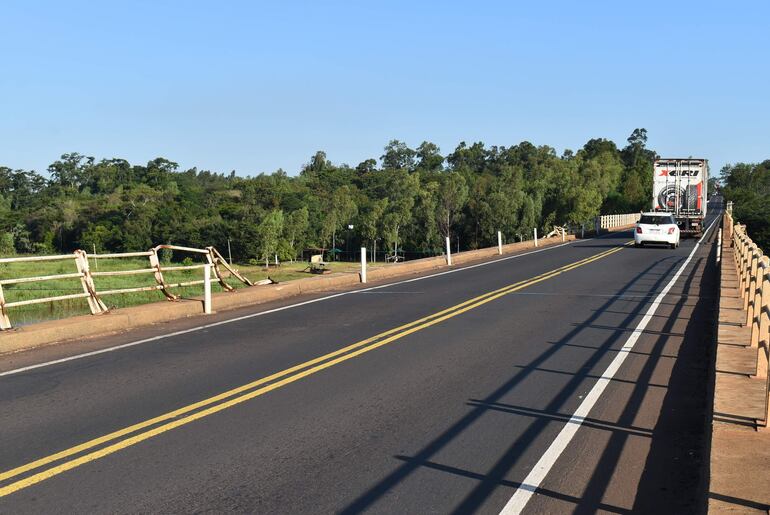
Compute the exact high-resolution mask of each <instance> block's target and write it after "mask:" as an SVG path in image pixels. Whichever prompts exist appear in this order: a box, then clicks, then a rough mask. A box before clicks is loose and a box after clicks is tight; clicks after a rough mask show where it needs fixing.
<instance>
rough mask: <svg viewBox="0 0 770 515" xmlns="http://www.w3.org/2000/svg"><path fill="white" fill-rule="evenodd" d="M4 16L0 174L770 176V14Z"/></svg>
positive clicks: (208, 9)
mask: <svg viewBox="0 0 770 515" xmlns="http://www.w3.org/2000/svg"><path fill="white" fill-rule="evenodd" d="M365 4H366V3H365V2H353V1H350V2H302V3H299V2H298V3H290V2H269V3H268V2H235V1H233V2H205V3H204V2H182V1H179V2H171V1H151V2H150V1H148V2H140V1H130V2H95V1H94V2H74V1H68V2H45V1H18V2H16V1H12V2H11V1H9V2H3V3H2V5H0V57H2V59H0V63H2V67H1V68H0V98H1V99H2V101H1V102H0V165H5V166H10V167H12V168H27V169H30V168H31V169H36V170H38V171H44V170H45V168H46V166H47V165H48V164H49V163H50V162H52V161H53V160H55V159H56V158H57V157H58V156H59V155H60V154H62V153H64V152H73V151H75V152H80V153H83V154H86V155H92V156H95V157H96V158H97V159H101V158H110V157H123V158H126V159H128V160H129V161H131V162H138V163H144V162H146V161H147V160H149V159H152V158H154V157H158V156H162V157H166V158H168V159H172V160H174V161H177V162H178V163H179V164H180V166H182V167H183V168H187V167H192V166H197V167H198V168H201V169H210V170H213V171H221V172H229V171H230V170H233V169H234V170H236V171H237V173H239V174H243V175H247V174H249V175H253V174H255V173H259V172H272V171H274V170H276V169H277V168H279V167H280V168H283V169H285V170H286V171H287V172H288V173H290V174H294V173H296V172H297V171H298V170H299V169H300V167H301V165H302V164H303V163H305V162H307V161H308V160H309V158H310V156H311V155H312V154H313V153H314V152H315V151H316V150H325V151H326V152H327V154H328V156H329V158H330V159H331V160H332V161H334V162H337V163H339V162H345V163H349V164H351V165H353V166H355V165H356V164H358V163H359V162H360V161H362V160H364V159H366V158H369V157H379V156H380V155H381V154H382V147H383V146H384V145H385V144H386V143H387V142H388V140H390V139H393V138H397V139H400V140H402V141H406V142H407V143H408V144H409V145H410V146H417V145H418V144H419V143H420V142H421V141H423V140H429V141H433V142H435V143H437V144H438V145H439V146H440V147H441V149H442V151H443V152H444V153H445V154H446V153H448V152H450V151H451V150H452V149H454V147H455V146H456V145H457V143H458V142H460V141H463V140H464V141H467V142H469V143H470V142H473V141H483V142H484V143H486V144H487V145H512V144H516V143H518V142H520V141H522V140H528V141H531V142H533V143H535V144H537V145H542V144H547V145H551V146H554V147H555V148H556V149H557V151H558V152H561V151H562V150H564V149H565V148H572V149H577V148H579V147H580V146H582V145H583V144H584V143H585V142H586V141H587V140H588V139H590V138H594V137H607V138H610V139H613V140H614V141H616V142H617V143H618V145H619V146H623V145H624V144H625V138H626V137H627V136H628V135H629V134H630V133H631V131H632V130H633V129H634V128H635V127H645V128H647V130H648V131H649V136H650V141H649V146H650V147H651V148H654V149H655V150H657V151H658V152H659V153H660V154H662V155H676V156H679V155H693V156H704V157H707V158H709V159H711V161H712V170H713V169H714V168H716V169H717V170H718V169H719V168H720V167H721V166H722V165H723V164H724V163H726V162H735V161H759V160H763V159H768V158H770V128H769V127H770V30H768V26H769V25H768V23H770V22H769V21H768V20H770V2H767V1H766V0H761V1H755V2H709V1H698V2H671V1H666V2H657V1H656V2H632V3H629V2H609V1H607V2H573V1H564V2H547V1H529V2H477V3H470V2H416V1H410V2H400V1H390V2H379V3H377V4H376V5H374V4H373V3H371V4H370V5H365Z"/></svg>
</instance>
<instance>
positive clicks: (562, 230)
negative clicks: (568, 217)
mask: <svg viewBox="0 0 770 515" xmlns="http://www.w3.org/2000/svg"><path fill="white" fill-rule="evenodd" d="M566 238H567V226H564V227H562V228H561V242H562V243H564V241H565V240H566Z"/></svg>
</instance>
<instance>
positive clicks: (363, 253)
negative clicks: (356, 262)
mask: <svg viewBox="0 0 770 515" xmlns="http://www.w3.org/2000/svg"><path fill="white" fill-rule="evenodd" d="M361 282H362V283H364V284H366V247H361Z"/></svg>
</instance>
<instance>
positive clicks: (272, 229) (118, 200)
mask: <svg viewBox="0 0 770 515" xmlns="http://www.w3.org/2000/svg"><path fill="white" fill-rule="evenodd" d="M646 142H647V134H646V130H644V129H636V130H634V131H633V134H632V135H631V137H629V138H628V144H627V145H626V146H625V147H624V148H622V149H619V148H618V147H617V146H616V145H615V143H613V142H612V141H609V140H607V139H592V140H590V141H588V142H587V143H586V144H585V146H583V148H581V149H580V150H578V151H577V152H572V151H569V150H567V151H565V152H564V154H563V155H561V156H558V155H557V154H556V152H555V150H554V149H553V148H551V147H548V146H539V147H538V146H535V145H533V144H531V143H528V142H523V143H520V144H518V145H514V146H510V147H502V146H501V147H498V146H492V147H486V146H484V144H483V143H474V144H472V145H467V144H465V143H460V145H458V146H457V148H456V149H455V150H454V151H453V152H451V153H450V154H448V155H446V156H444V155H442V154H441V153H440V149H439V148H438V147H437V146H436V145H434V144H432V143H429V142H424V143H422V144H421V145H420V146H418V147H417V148H415V149H413V148H409V147H408V146H407V145H406V144H404V143H402V142H400V141H397V140H393V141H391V142H390V143H389V144H388V145H387V146H386V147H385V149H384V154H383V155H382V156H381V157H380V160H379V166H378V161H377V160H375V159H367V160H365V161H364V162H362V163H360V164H359V165H357V166H355V167H351V166H348V165H345V164H342V165H335V164H333V163H332V162H331V161H329V160H328V159H327V157H326V155H325V153H324V152H318V153H316V154H315V155H314V156H313V157H312V158H311V160H310V162H309V163H308V164H306V165H305V166H304V167H303V169H302V170H301V171H300V173H299V174H298V175H297V176H289V175H287V174H286V173H285V172H284V171H282V170H278V171H277V172H275V173H273V174H270V175H267V174H260V175H258V176H256V177H239V176H236V175H235V173H234V172H233V173H230V174H219V173H212V172H209V171H199V170H197V169H195V168H193V169H190V170H185V171H180V170H178V166H177V164H176V163H173V162H171V161H168V160H166V159H163V158H158V159H155V160H153V161H150V162H149V163H147V164H146V165H144V166H141V165H132V164H130V163H129V162H127V161H126V160H123V159H105V160H101V161H98V162H97V161H95V160H94V158H92V157H86V156H83V155H80V154H77V153H73V154H65V155H63V156H62V157H61V159H60V160H58V161H56V162H55V163H53V164H52V165H51V166H50V167H49V168H48V176H47V177H46V176H43V175H40V174H38V173H35V172H33V171H25V170H12V169H10V168H6V167H0V233H1V235H0V253H6V254H7V253H11V252H18V253H31V252H35V253H40V252H68V251H71V250H72V249H74V248H84V249H88V250H91V249H92V248H93V247H94V246H95V247H96V249H97V250H98V251H99V252H103V251H111V252H119V251H133V250H139V249H142V250H144V249H147V248H149V247H151V246H153V245H156V244H158V243H167V242H173V243H176V244H182V245H191V246H204V245H214V246H217V247H219V248H221V249H224V248H226V246H227V240H228V238H229V239H230V240H231V241H232V250H233V256H234V257H236V259H240V260H244V259H250V258H260V259H264V257H265V256H272V255H273V253H277V254H278V255H279V256H280V258H281V259H290V258H294V257H296V256H298V255H299V254H300V253H301V251H302V249H303V248H305V247H307V246H320V247H325V248H329V247H331V246H332V244H333V243H336V244H337V246H338V247H340V246H342V245H340V241H341V240H343V239H345V240H346V244H348V245H350V248H356V247H357V246H358V245H359V244H363V245H366V246H368V247H370V248H371V245H372V243H373V242H374V240H375V239H376V240H377V246H378V247H379V248H383V247H384V248H388V249H393V247H394V245H397V246H398V248H399V249H402V248H405V249H408V250H411V251H415V252H426V253H437V252H440V251H441V249H442V243H443V241H444V236H446V235H449V236H451V238H452V242H453V246H454V245H455V244H456V242H457V241H458V239H459V244H460V247H461V248H477V247H482V246H487V245H492V244H494V242H495V241H496V231H497V230H501V231H502V232H503V234H505V235H506V239H507V240H508V241H513V240H514V239H515V238H516V237H517V235H523V236H526V237H528V236H529V235H530V234H531V232H532V229H533V228H535V227H537V228H539V229H540V230H541V231H542V230H545V229H549V230H550V228H551V226H552V225H553V224H563V223H580V222H584V221H589V220H590V219H592V217H594V216H595V215H597V214H599V213H600V212H602V213H618V212H630V211H637V210H639V209H641V208H646V207H647V205H648V204H649V199H650V195H651V192H650V189H651V184H650V183H651V180H650V178H651V174H652V160H653V159H654V157H655V153H654V152H652V151H650V150H648V149H647V148H646ZM349 225H353V229H352V230H350V229H349ZM343 248H344V247H343Z"/></svg>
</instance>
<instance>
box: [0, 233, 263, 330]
mask: <svg viewBox="0 0 770 515" xmlns="http://www.w3.org/2000/svg"><path fill="white" fill-rule="evenodd" d="M163 249H167V250H173V251H176V252H187V253H191V254H199V255H202V256H205V259H206V263H202V264H197V265H177V266H163V265H162V264H161V261H160V259H159V257H158V251H160V250H163ZM137 257H146V258H148V259H149V264H150V266H149V268H139V269H133V270H116V271H103V272H99V271H92V270H91V269H90V265H89V258H90V259H95V260H97V261H98V260H100V259H123V258H137ZM71 259H74V260H75V267H76V270H77V272H72V273H67V274H56V275H41V276H36V277H19V278H15V279H3V280H0V330H6V329H11V328H12V325H11V321H10V318H9V316H8V309H9V308H13V307H17V306H28V305H30V304H41V303H46V302H57V301H63V300H69V299H86V300H87V302H88V307H89V309H90V310H91V314H92V315H98V314H100V313H106V312H107V311H109V308H107V305H106V304H105V303H104V302H103V301H102V299H101V297H103V296H105V295H118V294H122V293H134V292H141V291H160V292H161V293H163V295H164V296H165V297H166V298H167V299H168V300H170V301H176V300H179V296H178V295H175V294H174V293H172V292H171V291H170V289H171V288H178V287H184V286H194V285H198V284H203V285H204V286H206V283H207V281H208V277H209V276H208V271H209V270H213V271H214V275H215V277H216V279H217V281H218V282H219V284H220V285H221V286H222V288H223V289H224V290H225V291H232V290H233V289H234V288H233V287H232V286H230V285H229V284H227V282H226V281H225V280H224V277H223V275H222V270H221V268H220V266H221V267H223V268H225V269H226V270H227V271H228V272H230V274H232V276H233V277H235V278H237V279H238V280H239V281H241V282H242V283H244V284H246V285H248V286H254V283H252V282H251V281H250V280H249V279H247V278H246V277H244V276H242V275H241V274H240V273H238V271H237V270H235V269H234V268H232V267H231V266H230V265H229V264H228V263H227V261H226V260H225V259H224V258H223V257H222V255H221V254H220V253H219V252H218V251H217V249H215V248H214V247H206V248H205V249H196V248H192V247H181V246H178V245H158V246H157V247H153V248H152V249H150V250H148V251H146V252H124V253H120V254H91V255H89V254H88V253H87V252H86V251H84V250H76V251H74V252H73V253H72V254H64V255H55V256H26V257H12V258H0V264H9V263H29V262H36V261H66V260H71ZM199 269H203V270H204V272H205V273H204V278H203V279H198V280H194V281H185V282H178V283H168V282H167V281H166V280H165V279H164V277H163V273H164V272H174V271H183V270H199ZM142 274H152V275H153V277H154V278H155V282H156V283H157V284H155V285H152V286H140V287H134V288H118V289H112V290H102V291H97V290H96V286H95V284H94V277H109V276H118V275H142ZM76 278H79V279H80V284H81V286H82V288H83V292H82V293H72V294H67V295H58V296H55V297H40V298H36V299H28V300H20V301H15V302H6V300H5V294H4V293H3V286H7V285H11V284H22V283H31V282H44V281H52V280H58V279H76ZM207 291H208V290H207ZM209 297H210V295H209Z"/></svg>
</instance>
